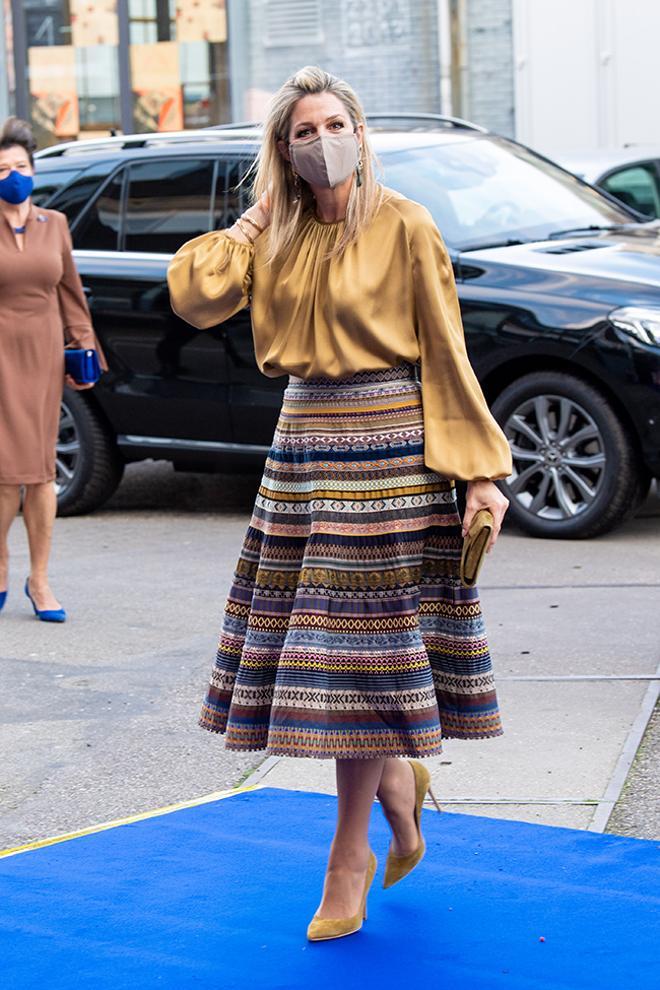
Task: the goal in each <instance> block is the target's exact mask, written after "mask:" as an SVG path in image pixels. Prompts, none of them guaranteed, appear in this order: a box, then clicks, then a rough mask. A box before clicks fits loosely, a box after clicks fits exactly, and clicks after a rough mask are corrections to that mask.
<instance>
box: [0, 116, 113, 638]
mask: <svg viewBox="0 0 660 990" xmlns="http://www.w3.org/2000/svg"><path fill="white" fill-rule="evenodd" d="M35 147H36V143H35V141H34V138H33V136H32V133H31V131H30V127H29V125H28V124H26V123H25V122H24V121H21V120H18V119H17V118H15V117H10V118H9V119H8V120H7V121H6V122H5V124H4V127H3V128H2V132H1V133H0V298H1V299H2V306H1V307H0V609H1V608H2V606H3V605H4V603H5V599H6V595H7V581H8V570H9V551H8V546H7V536H8V533H9V528H10V526H11V524H12V522H13V520H14V517H15V516H16V514H17V512H18V509H19V505H20V497H21V488H23V489H24V494H23V518H24V520H25V526H26V529H27V535H28V542H29V547H30V575H29V577H28V579H27V581H26V585H25V590H26V594H28V596H29V597H30V599H31V602H32V605H33V608H34V611H35V614H36V615H37V616H38V618H40V619H42V620H44V621H50V622H63V621H64V620H65V619H66V613H65V611H64V609H63V608H62V607H61V605H60V603H59V602H58V600H57V599H56V597H55V595H54V594H53V592H52V591H51V588H50V585H49V583H48V557H49V552H50V544H51V533H52V528H53V520H54V519H55V513H56V508H57V506H56V496H55V487H54V485H53V481H54V479H55V443H56V440H57V432H58V421H59V414H60V401H61V398H62V389H63V385H64V382H65V381H66V384H67V385H68V386H69V388H72V389H76V390H78V389H83V388H89V387H90V386H88V385H77V384H76V382H74V381H73V379H72V378H71V377H70V376H66V377H65V375H64V344H65V341H66V342H71V343H73V344H74V345H75V346H77V347H86V348H88V347H89V348H96V349H97V350H98V344H97V342H96V339H95V336H94V331H93V329H92V325H91V321H90V316H89V311H88V309H87V303H86V301H85V296H84V293H83V289H82V285H81V282H80V278H79V276H78V273H77V271H76V268H75V265H74V261H73V257H72V254H71V250H72V245H71V236H70V234H69V228H68V225H67V220H66V217H65V216H64V215H63V214H62V213H57V212H55V211H54V210H44V209H38V208H36V207H35V206H34V205H33V204H32V202H31V200H30V193H31V192H32V176H33V175H34V159H33V156H32V153H33V151H34V149H35ZM99 357H101V355H99Z"/></svg>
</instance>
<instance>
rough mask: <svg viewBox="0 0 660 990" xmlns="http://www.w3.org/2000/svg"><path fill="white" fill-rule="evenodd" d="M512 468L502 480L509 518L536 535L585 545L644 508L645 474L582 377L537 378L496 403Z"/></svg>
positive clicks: (611, 414) (551, 374) (608, 409)
mask: <svg viewBox="0 0 660 990" xmlns="http://www.w3.org/2000/svg"><path fill="white" fill-rule="evenodd" d="M492 409H493V415H494V416H495V418H496V419H497V421H498V422H499V423H500V425H501V426H502V429H503V430H504V432H505V434H506V436H507V439H508V440H509V443H510V444H511V450H512V455H513V462H514V472H513V474H512V475H511V476H510V477H509V478H507V479H505V480H504V481H501V482H499V484H500V486H501V488H502V490H503V492H504V494H505V495H506V496H507V498H508V499H509V502H510V505H509V510H508V516H509V518H510V519H511V520H512V521H513V522H515V523H516V524H517V525H519V526H520V527H521V529H523V530H524V531H525V532H527V533H529V534H530V535H532V536H539V537H545V538H557V539H588V538H590V537H594V536H600V535H601V534H603V533H606V532H608V531H609V530H611V529H613V528H614V527H615V526H617V525H618V524H619V523H621V522H622V521H623V520H624V519H625V518H626V516H628V515H630V514H631V512H633V511H634V510H635V508H638V507H639V504H640V499H641V497H642V492H643V490H644V472H643V470H642V469H641V466H640V464H639V462H638V458H637V455H636V451H635V447H634V444H633V441H632V438H631V437H630V435H629V433H628V431H627V430H626V428H625V426H624V424H623V423H622V422H621V420H620V418H619V417H618V415H617V414H616V412H615V411H614V409H613V408H612V406H611V405H610V403H609V402H608V401H607V399H606V398H605V396H604V395H602V394H601V392H599V391H598V390H597V389H596V388H594V387H593V386H592V385H590V384H589V383H588V382H585V381H584V380H583V379H581V378H578V377H577V376H574V375H570V374H565V373H562V372H555V371H547V372H534V373H532V374H529V375H525V376H524V377H522V378H519V379H517V380H516V381H514V382H513V383H512V384H511V385H509V386H508V387H507V388H506V389H504V391H503V392H502V393H501V394H500V395H499V396H498V397H497V399H496V400H495V402H494V403H493V407H492Z"/></svg>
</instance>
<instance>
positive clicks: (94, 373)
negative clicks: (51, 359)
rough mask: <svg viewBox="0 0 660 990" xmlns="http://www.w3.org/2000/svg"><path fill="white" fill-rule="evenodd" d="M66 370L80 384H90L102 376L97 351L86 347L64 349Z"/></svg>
mask: <svg viewBox="0 0 660 990" xmlns="http://www.w3.org/2000/svg"><path fill="white" fill-rule="evenodd" d="M64 370H65V371H66V373H67V375H71V377H72V378H73V380H74V381H75V382H76V383H77V384H78V385H89V384H90V383H93V382H97V381H98V380H99V378H100V377H101V365H100V364H99V359H98V357H97V356H96V351H93V350H86V349H85V348H84V347H70V348H69V347H67V348H65V350H64Z"/></svg>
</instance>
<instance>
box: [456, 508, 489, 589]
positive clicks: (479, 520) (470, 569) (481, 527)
mask: <svg viewBox="0 0 660 990" xmlns="http://www.w3.org/2000/svg"><path fill="white" fill-rule="evenodd" d="M494 525H495V522H494V519H493V516H492V513H491V512H489V511H488V509H479V511H478V512H477V513H476V514H475V516H474V518H473V520H472V524H471V525H470V529H469V530H468V532H467V534H466V536H465V538H464V540H463V552H462V554H461V584H462V585H463V587H464V588H473V587H474V585H475V584H476V583H477V578H478V576H479V571H480V569H481V565H482V564H483V562H484V557H485V555H486V550H487V549H488V543H489V541H490V537H491V533H492V532H493V526H494Z"/></svg>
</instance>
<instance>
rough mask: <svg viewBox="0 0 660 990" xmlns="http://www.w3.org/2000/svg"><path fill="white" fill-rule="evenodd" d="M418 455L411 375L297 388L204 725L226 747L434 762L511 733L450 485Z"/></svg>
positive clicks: (272, 461)
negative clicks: (451, 747)
mask: <svg viewBox="0 0 660 990" xmlns="http://www.w3.org/2000/svg"><path fill="white" fill-rule="evenodd" d="M423 448H424V436H423V420H422V406H421V396H420V390H419V385H418V383H417V381H416V378H415V373H414V369H413V368H412V367H410V366H409V365H403V366H400V367H398V368H390V369H387V370H386V371H369V372H361V373H360V374H358V375H352V376H351V377H350V378H344V379H325V378H316V379H312V380H307V381H303V380H302V379H299V378H294V377H292V378H290V380H289V385H288V387H287V389H286V391H285V393H284V401H283V405H282V411H281V415H280V419H279V422H278V425H277V429H276V431H275V437H274V440H273V445H272V447H271V449H270V452H269V455H268V458H267V461H266V465H265V470H264V475H263V479H262V482H261V486H260V489H259V494H258V496H257V499H256V502H255V506H254V512H253V515H252V518H251V520H250V525H249V527H248V531H247V534H246V537H245V540H244V543H243V548H242V551H241V554H240V558H239V560H238V563H237V565H236V570H235V573H234V580H233V583H232V586H231V590H230V592H229V596H228V599H227V603H226V606H225V611H224V618H223V624H222V631H221V635H220V642H219V645H218V652H217V657H216V661H215V665H214V667H213V670H212V673H211V680H210V684H209V687H208V691H207V693H206V697H205V699H204V703H203V705H202V711H201V714H200V719H199V723H200V725H201V726H202V727H203V728H206V729H209V730H210V731H212V732H223V733H226V737H227V748H228V749H234V750H257V749H266V750H267V751H268V752H269V753H272V754H282V755H287V756H312V757H319V758H346V757H377V756H398V755H402V756H416V757H425V756H430V755H432V754H434V753H435V754H437V753H440V752H442V742H441V740H442V736H443V735H444V736H453V737H456V738H462V739H480V738H484V737H486V736H498V735H501V734H502V726H501V722H500V715H499V709H498V704H497V698H496V693H495V685H494V681H493V674H492V667H491V660H490V655H489V652H488V643H487V641H486V636H485V631H484V624H483V618H482V614H481V608H480V605H479V598H478V593H477V591H476V589H474V588H473V589H470V590H468V589H465V588H462V587H461V585H460V581H459V578H458V569H459V560H460V553H461V546H462V538H461V531H460V519H459V516H458V512H457V508H456V496H455V489H454V486H453V483H452V482H451V481H448V480H446V479H443V478H440V477H439V476H438V475H436V474H434V473H433V472H431V471H428V470H427V469H426V468H425V466H424V459H423V454H424V450H423Z"/></svg>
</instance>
